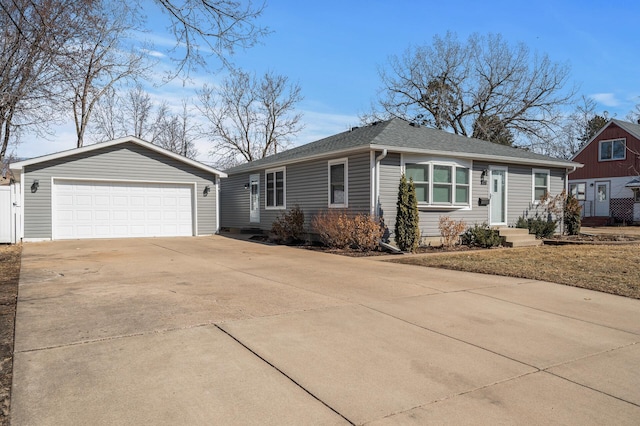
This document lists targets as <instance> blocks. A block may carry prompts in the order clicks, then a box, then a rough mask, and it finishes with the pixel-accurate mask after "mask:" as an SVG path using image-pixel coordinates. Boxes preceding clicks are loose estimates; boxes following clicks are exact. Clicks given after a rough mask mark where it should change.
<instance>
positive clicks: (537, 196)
mask: <svg viewBox="0 0 640 426" xmlns="http://www.w3.org/2000/svg"><path fill="white" fill-rule="evenodd" d="M549 175H550V173H549V170H539V169H533V202H534V203H539V202H540V201H542V199H544V198H545V197H546V196H547V194H549V184H550V179H549Z"/></svg>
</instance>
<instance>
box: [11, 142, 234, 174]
mask: <svg viewBox="0 0 640 426" xmlns="http://www.w3.org/2000/svg"><path fill="white" fill-rule="evenodd" d="M129 142H131V143H134V144H136V145H140V146H142V147H144V148H147V149H150V150H152V151H155V152H157V153H159V154H162V155H165V156H167V157H170V158H173V159H174V160H177V161H180V162H182V163H185V164H188V165H190V166H193V167H196V168H198V169H200V170H204V171H206V172H209V173H213V174H216V175H218V176H220V177H227V174H226V173H224V172H221V171H219V170H216V169H214V168H213V167H209V166H207V165H206V164H202V163H200V162H198V161H195V160H191V159H189V158H187V157H183V156H182V155H179V154H176V153H175V152H171V151H169V150H167V149H164V148H161V147H159V146H157V145H154V144H152V143H149V142H146V141H143V140H142V139H139V138H136V137H134V136H126V137H124V138H119V139H114V140H111V141H107V142H100V143H96V144H93V145H87V146H83V147H82V148H74V149H69V150H66V151H61V152H56V153H54V154H49V155H43V156H41V157H36V158H31V159H29V160H24V161H20V162H17V163H12V164H11V165H10V169H11V170H17V171H20V170H22V169H23V168H24V167H25V166H30V165H32V164H38V163H42V162H45V161H51V160H57V159H59V158H64V157H68V156H71V155H76V154H83V153H86V152H91V151H94V150H96V149H101V148H108V147H110V146H114V145H120V144H123V143H129Z"/></svg>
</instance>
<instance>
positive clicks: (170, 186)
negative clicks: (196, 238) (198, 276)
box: [10, 137, 226, 241]
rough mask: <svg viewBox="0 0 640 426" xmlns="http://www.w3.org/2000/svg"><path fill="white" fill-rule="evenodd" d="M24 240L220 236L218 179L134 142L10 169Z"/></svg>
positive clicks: (92, 148)
mask: <svg viewBox="0 0 640 426" xmlns="http://www.w3.org/2000/svg"><path fill="white" fill-rule="evenodd" d="M10 169H11V171H12V173H13V176H14V179H15V181H16V185H17V186H19V188H20V197H19V198H20V202H19V203H18V204H19V207H20V208H19V209H17V210H16V213H15V214H16V223H17V229H20V233H21V235H19V237H21V238H22V239H23V240H25V241H40V240H59V239H81V238H127V237H159V236H190V235H208V234H215V233H217V232H218V230H219V227H220V222H219V217H220V216H219V188H220V178H221V177H226V175H225V174H224V173H222V172H220V171H217V170H215V169H213V168H211V167H209V166H206V165H204V164H202V163H199V162H197V161H193V160H190V159H188V158H186V157H183V156H180V155H178V154H175V153H173V152H170V151H167V150H165V149H163V148H160V147H158V146H156V145H153V144H151V143H148V142H145V141H142V140H140V139H137V138H134V137H125V138H121V139H117V140H113V141H109V142H103V143H98V144H95V145H89V146H85V147H82V148H77V149H72V150H69V151H64V152H59V153H56V154H51V155H45V156H42V157H38V158H33V159H30V160H26V161H21V162H18V163H13V164H11V166H10Z"/></svg>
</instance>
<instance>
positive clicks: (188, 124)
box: [152, 101, 199, 159]
mask: <svg viewBox="0 0 640 426" xmlns="http://www.w3.org/2000/svg"><path fill="white" fill-rule="evenodd" d="M198 133H199V130H198V126H197V125H195V124H193V123H192V111H190V109H189V107H188V104H187V102H186V101H182V111H181V112H180V113H179V114H171V113H169V112H168V108H167V107H166V105H163V106H161V107H160V108H159V113H158V117H157V119H156V124H155V136H154V138H153V140H152V142H153V143H155V144H156V145H158V146H161V147H162V148H164V149H168V150H169V151H171V152H175V153H176V154H180V155H182V156H184V157H187V158H191V159H193V158H195V157H196V156H197V155H198V150H197V149H196V147H195V144H194V142H195V140H196V138H197V135H198Z"/></svg>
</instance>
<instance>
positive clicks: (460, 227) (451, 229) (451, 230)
mask: <svg viewBox="0 0 640 426" xmlns="http://www.w3.org/2000/svg"><path fill="white" fill-rule="evenodd" d="M466 227H467V224H466V223H465V222H464V221H463V220H459V221H455V220H453V219H451V218H450V217H449V216H440V221H439V222H438V229H440V236H441V237H442V245H443V246H445V247H453V246H455V245H456V244H457V243H458V241H460V234H462V232H463V231H464V230H465V228H466Z"/></svg>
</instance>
